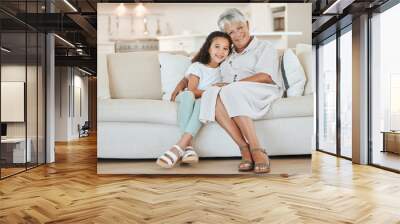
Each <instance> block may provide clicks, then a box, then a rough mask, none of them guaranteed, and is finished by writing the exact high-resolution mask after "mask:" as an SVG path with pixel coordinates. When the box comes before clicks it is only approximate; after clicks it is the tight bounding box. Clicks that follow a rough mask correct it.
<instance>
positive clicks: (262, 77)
mask: <svg viewBox="0 0 400 224" xmlns="http://www.w3.org/2000/svg"><path fill="white" fill-rule="evenodd" d="M239 81H246V82H260V83H268V84H275V82H274V80H272V78H271V76H270V75H268V74H267V73H262V72H260V73H256V74H254V75H252V76H249V77H247V78H244V79H241V80H239Z"/></svg>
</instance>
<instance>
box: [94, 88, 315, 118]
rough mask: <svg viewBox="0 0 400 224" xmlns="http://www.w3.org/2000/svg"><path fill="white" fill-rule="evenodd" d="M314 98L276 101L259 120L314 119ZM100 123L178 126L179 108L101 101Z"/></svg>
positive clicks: (139, 101)
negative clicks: (311, 117) (310, 117)
mask: <svg viewBox="0 0 400 224" xmlns="http://www.w3.org/2000/svg"><path fill="white" fill-rule="evenodd" d="M313 97H314V96H313V95H307V96H295V97H288V98H281V99H278V100H276V101H275V102H274V103H273V104H272V106H271V109H270V111H269V112H268V113H267V114H266V115H265V116H264V117H263V118H261V119H259V120H270V119H276V118H289V117H309V116H313V112H314V99H313ZM98 107H99V110H98V112H99V113H98V120H99V121H103V122H139V123H155V124H166V125H177V124H178V123H177V104H176V103H175V102H170V101H165V100H143V99H104V100H99V106H98Z"/></svg>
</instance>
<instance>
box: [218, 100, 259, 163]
mask: <svg viewBox="0 0 400 224" xmlns="http://www.w3.org/2000/svg"><path fill="white" fill-rule="evenodd" d="M215 119H216V121H217V122H218V124H219V125H221V127H222V128H223V129H225V131H226V132H227V133H228V134H229V135H230V136H231V138H232V139H233V141H235V143H236V144H237V145H238V146H239V147H246V146H247V142H246V140H245V139H244V137H243V135H242V133H241V132H240V129H239V127H238V126H237V125H236V123H235V122H234V121H233V120H232V119H231V118H230V117H229V115H228V112H227V111H226V109H225V106H224V104H223V103H222V101H221V98H220V97H219V95H218V98H217V102H216V105H215ZM241 153H242V157H243V159H244V160H247V161H251V160H252V159H251V154H250V152H249V151H248V150H243V151H241Z"/></svg>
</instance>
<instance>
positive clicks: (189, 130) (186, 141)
mask: <svg viewBox="0 0 400 224" xmlns="http://www.w3.org/2000/svg"><path fill="white" fill-rule="evenodd" d="M199 115H200V100H196V101H195V103H194V108H193V112H192V114H191V115H190V117H189V120H188V122H187V123H186V126H185V128H184V129H183V135H182V137H181V139H180V140H179V141H178V143H177V145H179V146H180V147H181V148H186V147H187V146H189V145H191V144H192V140H193V136H196V134H197V133H198V132H199V130H200V128H201V122H200V120H199Z"/></svg>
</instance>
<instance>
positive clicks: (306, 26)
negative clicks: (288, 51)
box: [285, 3, 312, 48]
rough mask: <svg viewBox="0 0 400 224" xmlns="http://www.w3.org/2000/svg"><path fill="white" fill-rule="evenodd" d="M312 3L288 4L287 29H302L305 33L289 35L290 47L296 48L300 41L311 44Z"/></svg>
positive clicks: (288, 30) (293, 30)
mask: <svg viewBox="0 0 400 224" xmlns="http://www.w3.org/2000/svg"><path fill="white" fill-rule="evenodd" d="M311 6H312V5H311V3H290V4H286V16H285V31H287V32H297V31H301V32H302V33H303V35H300V36H288V47H289V48H295V47H296V44H298V43H305V44H310V45H311V41H312V33H311V31H312V23H311V22H312V19H311V16H312V12H311Z"/></svg>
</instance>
